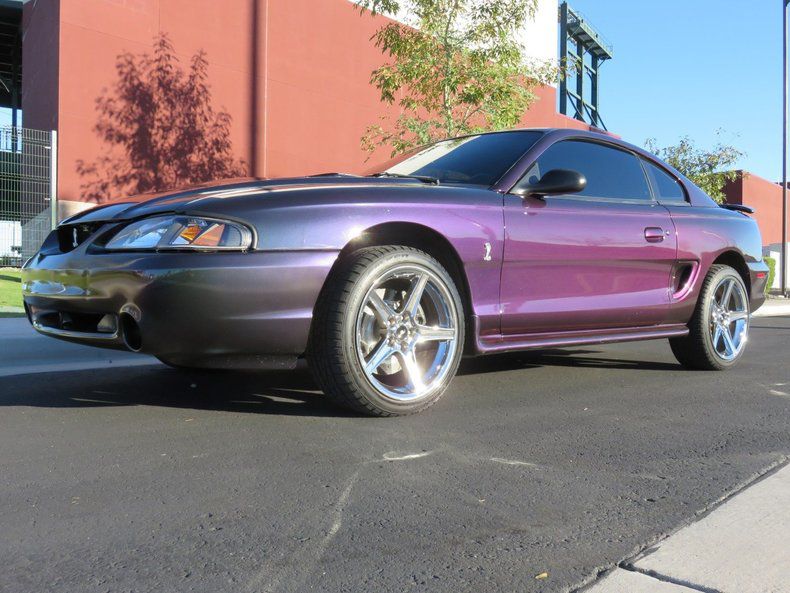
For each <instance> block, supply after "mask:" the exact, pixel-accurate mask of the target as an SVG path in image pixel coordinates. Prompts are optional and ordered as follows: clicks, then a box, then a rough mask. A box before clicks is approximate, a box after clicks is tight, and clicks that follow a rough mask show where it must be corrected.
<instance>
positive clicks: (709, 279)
mask: <svg viewBox="0 0 790 593" xmlns="http://www.w3.org/2000/svg"><path fill="white" fill-rule="evenodd" d="M749 315H750V310H749V293H748V291H747V290H746V285H745V284H744V282H743V279H742V278H741V276H740V274H738V272H736V271H735V270H734V269H733V268H731V267H730V266H724V265H714V266H711V268H710V271H709V272H708V275H707V276H706V277H705V280H704V281H703V283H702V288H701V290H700V295H699V299H698V301H697V307H696V308H695V309H694V315H693V316H692V317H691V321H690V322H689V335H688V336H685V337H683V338H672V339H670V340H669V345H670V347H671V348H672V353H673V354H674V355H675V358H677V360H678V362H679V363H680V364H682V365H683V366H685V367H687V368H690V369H698V370H711V371H722V370H725V369H728V368H731V367H733V366H734V365H735V364H736V363H737V362H738V360H740V358H741V356H743V352H744V350H745V349H746V340H747V337H748V333H749Z"/></svg>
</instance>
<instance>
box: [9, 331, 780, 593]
mask: <svg viewBox="0 0 790 593" xmlns="http://www.w3.org/2000/svg"><path fill="white" fill-rule="evenodd" d="M0 352H2V355H0V526H2V537H0V558H2V559H3V562H2V564H1V565H0V591H3V592H8V593H16V592H33V591H35V592H42V591H58V592H59V593H66V592H72V591H73V592H80V593H85V592H88V591H205V592H211V593H218V592H224V591H229V592H230V591H233V592H242V591H248V592H257V591H271V592H302V591H349V592H352V591H353V592H359V591H376V592H384V591H387V592H388V591H398V592H400V591H432V592H433V591H440V592H444V591H447V592H451V591H452V592H462V591H469V592H475V593H479V592H494V591H496V592H499V591H507V592H510V591H519V592H524V591H569V590H574V589H576V588H578V587H580V586H582V585H584V584H585V583H589V582H591V581H592V580H593V579H594V578H595V576H596V575H597V574H598V573H599V572H600V571H601V570H602V569H605V568H608V567H611V566H613V565H614V564H616V563H618V562H620V561H621V560H623V559H625V558H628V557H630V556H632V555H634V554H635V553H636V552H638V551H639V550H642V549H644V548H645V547H648V546H650V545H651V544H653V543H655V542H656V541H657V540H658V539H659V538H660V537H661V536H662V535H664V534H666V533H668V532H670V531H672V530H674V529H676V528H678V527H679V526H681V525H683V524H685V523H688V522H689V521H692V520H693V519H695V518H696V517H698V516H699V515H700V514H701V513H703V512H704V511H705V510H706V509H708V508H710V507H711V506H712V505H714V504H715V503H716V502H717V501H719V500H721V499H722V497H726V496H727V495H729V494H731V493H732V492H734V491H736V490H738V489H739V488H741V487H743V486H744V485H745V484H747V483H749V482H751V481H753V480H754V479H755V478H757V477H758V476H760V475H761V474H762V473H764V472H765V471H766V470H767V468H769V467H772V466H776V465H777V464H781V463H783V462H784V461H785V460H786V456H788V455H790V430H788V427H789V426H790V395H788V392H790V389H789V388H788V383H790V318H787V317H783V318H759V319H754V320H753V325H752V334H751V344H750V347H749V350H748V352H747V354H746V355H745V358H744V360H743V361H742V362H741V364H740V366H739V367H738V368H737V370H734V371H731V372H727V373H704V372H691V371H684V370H682V369H681V367H680V366H678V365H677V364H676V363H675V361H674V359H673V357H672V354H671V352H670V350H669V346H668V344H667V343H666V342H664V341H659V342H641V343H634V344H621V345H612V346H601V347H584V348H572V349H567V350H555V351H550V352H544V353H540V354H537V353H530V354H520V355H512V356H498V357H492V358H486V359H481V360H475V361H467V362H466V363H465V364H464V366H463V374H462V376H460V377H458V378H457V379H456V380H455V381H454V383H453V384H452V386H451V388H450V391H449V393H448V394H447V395H446V396H445V398H444V399H443V400H442V401H441V402H439V404H437V405H436V406H435V407H434V408H432V409H431V410H430V411H429V412H428V413H425V414H422V415H418V416H412V417H407V418H394V419H392V418H391V419H371V418H363V417H359V416H355V415H351V414H345V413H344V412H342V411H339V410H338V409H336V408H334V407H332V406H330V405H329V404H328V403H327V402H326V401H325V400H324V398H323V397H322V396H321V394H320V393H318V392H317V391H316V388H315V386H314V385H313V383H312V381H311V380H310V378H309V376H308V375H307V374H306V373H305V372H297V373H294V374H268V375H260V374H258V375H256V374H238V373H235V374H234V373H222V372H214V373H190V372H179V371H175V370H172V369H169V368H166V367H164V366H161V365H158V364H152V365H145V364H144V363H148V362H150V360H147V359H134V362H137V363H138V365H137V366H128V363H129V361H130V360H131V359H130V355H123V354H119V355H117V354H114V353H111V354H109V355H108V354H107V353H102V352H101V351H93V350H87V349H82V348H81V347H78V346H72V345H69V344H61V343H58V342H55V341H51V340H48V339H46V338H43V337H39V336H35V335H34V334H33V333H32V330H30V329H29V328H27V327H26V326H25V325H24V322H23V320H7V319H6V320H3V319H0ZM108 356H109V359H108V358H107V357H108ZM107 360H112V363H108V362H107ZM141 364H143V366H140V365H141ZM69 369H74V370H69ZM536 577H540V578H536Z"/></svg>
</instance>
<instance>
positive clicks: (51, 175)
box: [0, 126, 57, 266]
mask: <svg viewBox="0 0 790 593" xmlns="http://www.w3.org/2000/svg"><path fill="white" fill-rule="evenodd" d="M56 176H57V134H56V132H49V131H43V130H31V129H27V128H19V127H13V126H0V266H21V265H22V264H23V263H24V262H25V260H27V259H28V258H29V257H31V256H32V255H33V254H35V252H36V251H38V249H39V247H41V243H43V241H44V239H46V237H47V235H48V234H49V233H50V231H51V230H52V228H53V227H54V226H55V222H56V220H57V203H56V199H55V188H56V183H55V180H56Z"/></svg>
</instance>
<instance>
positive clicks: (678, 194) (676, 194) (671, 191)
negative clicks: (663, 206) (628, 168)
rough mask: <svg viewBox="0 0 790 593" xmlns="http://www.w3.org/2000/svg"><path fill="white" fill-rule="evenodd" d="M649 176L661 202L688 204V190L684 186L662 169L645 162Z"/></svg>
mask: <svg viewBox="0 0 790 593" xmlns="http://www.w3.org/2000/svg"><path fill="white" fill-rule="evenodd" d="M644 163H645V168H646V169H647V174H648V175H649V176H650V180H651V181H652V183H653V189H654V190H655V192H656V198H658V200H659V201H661V202H676V203H677V202H686V201H687V198H686V190H684V189H683V185H682V184H681V183H680V181H678V180H677V179H675V178H674V177H672V176H671V175H670V174H669V173H667V172H666V171H664V170H663V169H662V168H661V167H659V166H657V165H655V164H653V163H651V162H650V161H644Z"/></svg>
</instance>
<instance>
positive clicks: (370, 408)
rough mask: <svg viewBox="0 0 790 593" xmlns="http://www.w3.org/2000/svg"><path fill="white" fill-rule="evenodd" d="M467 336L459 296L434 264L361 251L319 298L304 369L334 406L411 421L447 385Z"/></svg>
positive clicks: (383, 249)
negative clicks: (404, 416) (307, 366)
mask: <svg viewBox="0 0 790 593" xmlns="http://www.w3.org/2000/svg"><path fill="white" fill-rule="evenodd" d="M464 329H465V323H464V307H463V302H462V301H461V296H460V293H459V291H458V289H457V288H456V284H455V281H454V280H453V277H452V276H451V275H450V273H449V272H448V271H447V269H446V268H445V267H444V266H443V265H442V264H441V263H439V261H437V259H435V258H434V257H433V256H431V255H430V254H428V253H426V252H424V251H421V250H419V249H415V248H414V247H407V246H402V245H382V246H377V247H365V248H361V249H359V250H357V251H354V252H353V253H350V254H349V255H347V256H346V258H345V259H344V260H342V262H341V263H340V265H339V266H338V268H337V270H336V271H335V272H334V273H333V274H332V276H331V277H330V281H329V282H328V284H327V286H326V287H325V289H324V291H323V292H322V295H321V298H320V300H319V306H318V307H317V308H316V312H315V316H314V319H313V332H312V335H311V348H310V350H309V352H308V357H309V358H308V362H309V364H310V368H311V369H313V373H314V375H315V377H316V380H317V382H318V383H319V385H320V386H321V388H322V389H323V391H324V393H325V394H326V395H327V396H329V397H330V398H332V399H333V400H334V401H336V402H338V403H340V404H342V405H344V406H346V407H348V408H352V409H354V410H357V411H360V412H363V413H365V414H371V415H377V416H393V415H401V414H412V413H414V412H419V411H420V410H423V409H425V408H427V407H428V406H430V405H432V404H434V403H435V402H436V401H437V400H438V399H439V398H440V397H441V395H442V393H443V392H444V391H445V389H446V388H447V386H448V385H449V383H450V380H451V379H452V378H453V375H455V371H456V370H457V368H458V364H459V362H460V360H461V354H462V352H463V346H464Z"/></svg>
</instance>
